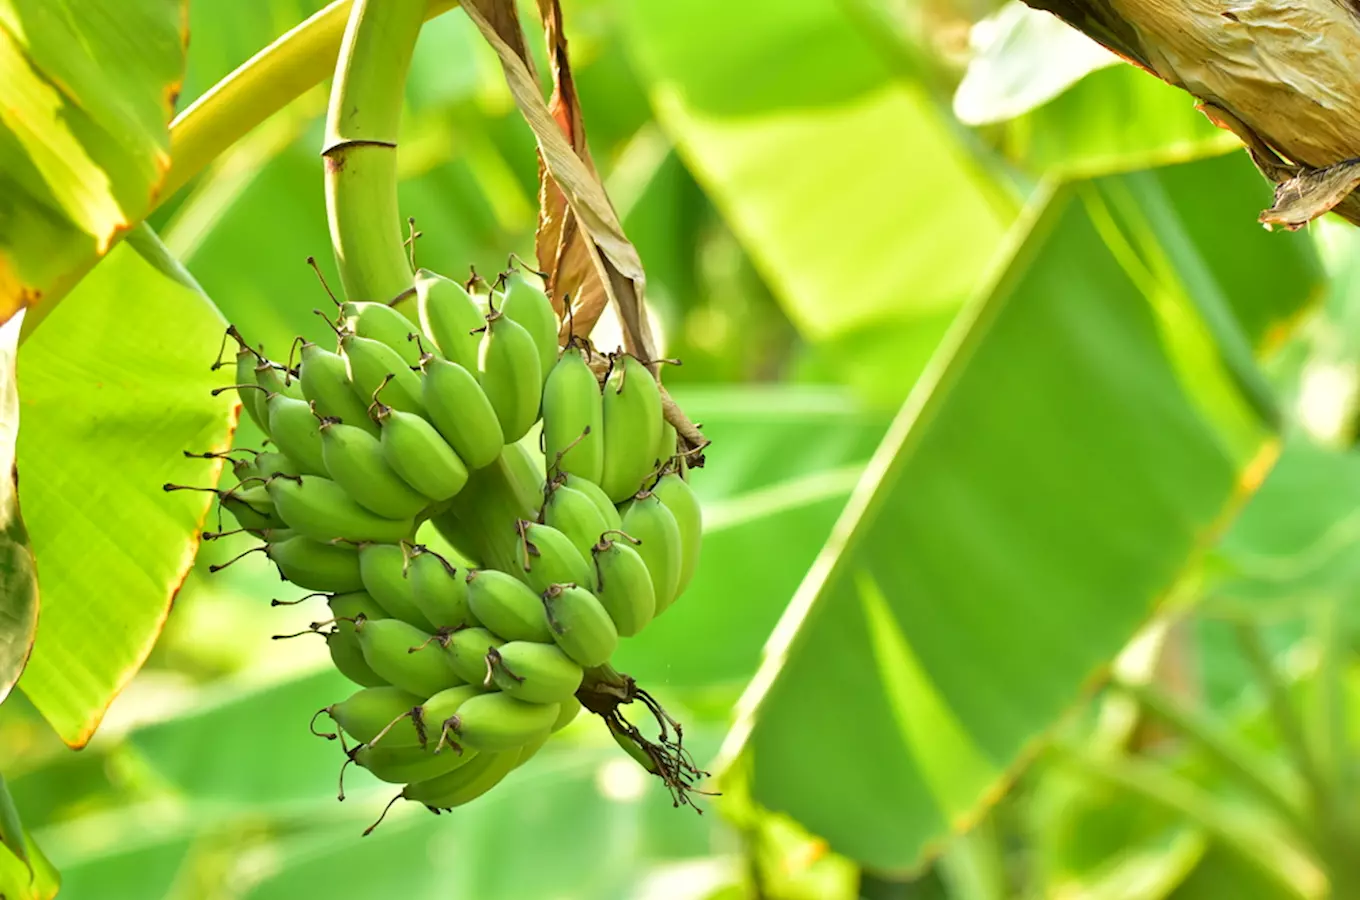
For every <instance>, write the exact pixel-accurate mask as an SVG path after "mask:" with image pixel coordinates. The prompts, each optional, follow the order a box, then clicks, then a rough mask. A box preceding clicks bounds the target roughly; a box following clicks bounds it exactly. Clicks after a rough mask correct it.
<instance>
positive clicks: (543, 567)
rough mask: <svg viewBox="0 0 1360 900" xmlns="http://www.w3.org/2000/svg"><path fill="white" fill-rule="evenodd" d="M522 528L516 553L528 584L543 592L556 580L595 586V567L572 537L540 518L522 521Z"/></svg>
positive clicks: (520, 525) (588, 586)
mask: <svg viewBox="0 0 1360 900" xmlns="http://www.w3.org/2000/svg"><path fill="white" fill-rule="evenodd" d="M519 528H520V533H521V534H522V535H523V540H521V541H520V546H519V548H518V551H517V554H516V555H517V562H518V564H519V566H520V567H521V568H520V571H522V572H523V573H524V574H523V575H522V576H521V577H522V578H523V580H524V582H525V583H526V584H528V585H529V587H531V588H533V589H534V590H535V591H537V592H538V593H540V594H542V592H543V591H546V590H547V589H548V588H549V587H550V586H551V585H554V584H579V585H581V586H582V587H584V588H588V589H590V590H594V588H595V570H594V568H593V567H592V566H591V565H590V563H588V562H586V557H585V556H582V555H581V551H579V550H577V549H576V545H575V544H574V543H572V541H571V539H570V538H568V537H567V536H566V535H565V534H563V533H562V532H560V531H558V530H557V529H556V528H553V527H551V526H549V525H540V524H539V523H537V522H525V521H521V522H520V524H519ZM515 574H516V575H517V576H518V575H519V574H520V572H519V571H517V572H516V573H515ZM473 612H476V610H475V609H474V610H473Z"/></svg>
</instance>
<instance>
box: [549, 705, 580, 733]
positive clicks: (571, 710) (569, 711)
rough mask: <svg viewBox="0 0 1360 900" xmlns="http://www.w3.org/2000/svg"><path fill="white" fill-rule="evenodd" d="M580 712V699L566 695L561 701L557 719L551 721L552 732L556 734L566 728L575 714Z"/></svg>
mask: <svg viewBox="0 0 1360 900" xmlns="http://www.w3.org/2000/svg"><path fill="white" fill-rule="evenodd" d="M580 712H581V701H580V700H577V699H576V698H575V697H574V696H573V697H568V698H566V699H565V700H563V701H562V703H561V711H560V712H558V714H557V721H556V722H554V723H553V726H552V732H551V733H552V734H556V733H557V732H559V731H561V730H562V729H563V728H566V727H567V726H568V725H570V724H571V723H572V722H574V721H575V720H576V716H577V715H578V714H580Z"/></svg>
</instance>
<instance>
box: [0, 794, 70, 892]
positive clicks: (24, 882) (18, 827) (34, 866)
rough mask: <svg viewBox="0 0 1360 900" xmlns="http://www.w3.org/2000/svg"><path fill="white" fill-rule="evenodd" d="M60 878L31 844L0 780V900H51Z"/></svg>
mask: <svg viewBox="0 0 1360 900" xmlns="http://www.w3.org/2000/svg"><path fill="white" fill-rule="evenodd" d="M60 883H61V878H60V877H59V876H58V875H57V871H56V870H55V869H54V868H52V864H51V863H49V862H48V861H47V857H45V856H44V855H43V852H42V850H41V849H40V848H39V847H38V845H37V844H35V843H33V838H31V837H30V836H29V834H28V832H27V831H26V830H25V829H24V826H23V823H22V822H20V821H19V811H18V810H17V809H15V807H14V801H13V800H12V799H10V795H9V790H8V789H7V788H6V787H5V779H4V778H0V897H4V898H5V900H11V898H12V900H51V898H52V897H55V896H56V894H57V887H58V886H59V885H60Z"/></svg>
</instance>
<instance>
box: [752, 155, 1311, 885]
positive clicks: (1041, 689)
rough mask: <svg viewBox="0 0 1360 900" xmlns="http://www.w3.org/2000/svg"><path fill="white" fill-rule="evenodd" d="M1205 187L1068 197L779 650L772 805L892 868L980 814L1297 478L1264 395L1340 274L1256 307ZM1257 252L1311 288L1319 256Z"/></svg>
mask: <svg viewBox="0 0 1360 900" xmlns="http://www.w3.org/2000/svg"><path fill="white" fill-rule="evenodd" d="M1223 164H1225V163H1222V162H1221V161H1211V162H1209V163H1198V164H1195V165H1196V166H1201V167H1204V166H1209V167H1211V168H1212V167H1213V166H1215V165H1223ZM1226 164H1227V165H1231V164H1232V163H1226ZM1187 168H1189V167H1187ZM1179 174H1183V173H1174V174H1172V173H1157V174H1153V175H1148V176H1138V177H1123V176H1121V177H1115V178H1109V179H1102V180H1099V181H1096V182H1084V183H1077V184H1074V185H1067V186H1063V187H1060V188H1059V189H1057V190H1056V192H1055V194H1054V196H1053V197H1052V199H1051V200H1050V201H1049V202H1048V203H1047V205H1046V206H1045V207H1044V208H1043V210H1042V212H1041V213H1040V214H1039V215H1038V216H1037V218H1036V220H1035V222H1034V223H1033V225H1032V227H1031V228H1030V229H1029V231H1028V233H1027V234H1026V235H1025V239H1024V243H1023V245H1022V246H1021V247H1020V249H1019V251H1018V252H1017V253H1016V255H1015V256H1014V257H1013V258H1012V259H1011V261H1010V263H1009V266H1008V268H1007V269H1006V270H1005V272H1004V273H1003V275H1002V277H1001V279H1000V280H999V282H998V283H997V285H996V287H995V288H994V289H993V290H992V291H991V292H990V293H989V294H988V295H987V296H986V297H985V298H984V299H983V300H982V302H980V303H979V304H978V305H977V306H976V307H975V308H974V309H973V311H972V315H971V316H969V317H968V318H967V320H964V321H960V322H959V323H958V328H957V330H956V331H955V332H954V334H953V338H952V340H951V342H950V344H949V346H948V352H945V353H942V355H941V356H940V358H939V359H938V360H937V361H936V364H935V365H934V367H933V369H932V373H931V377H928V378H927V379H926V380H925V381H924V382H923V383H921V384H919V385H918V386H917V389H916V391H915V392H914V393H913V395H912V397H911V398H910V399H909V401H908V403H907V404H906V406H905V407H904V408H903V410H902V412H901V414H900V415H899V418H898V420H897V422H896V423H895V425H894V427H893V429H892V430H891V431H890V433H889V435H888V437H887V438H886V439H885V441H884V443H883V445H882V446H881V447H880V449H879V453H878V455H877V456H876V457H875V459H874V461H873V462H872V463H871V465H870V467H869V470H868V472H867V473H866V474H865V477H864V479H863V480H862V482H861V483H860V485H859V487H858V488H857V490H856V493H855V495H854V497H853V498H852V501H851V503H850V506H849V507H848V509H847V511H846V513H845V515H844V516H843V517H842V519H841V521H840V522H839V523H838V525H837V527H836V529H835V532H834V533H833V535H832V538H831V540H830V542H829V543H828V545H827V547H826V548H825V550H824V551H823V554H822V556H821V557H820V558H819V560H818V562H817V564H816V565H815V566H814V567H813V569H812V571H811V573H810V574H809V576H808V578H807V579H806V580H805V581H804V582H803V584H802V586H801V588H800V589H799V594H798V596H797V597H796V598H795V600H794V602H793V604H792V605H791V607H790V609H789V611H788V613H787V614H786V617H785V620H784V621H783V622H781V626H780V628H779V629H778V631H777V632H776V635H775V637H774V638H773V639H772V641H771V644H770V647H769V650H768V658H767V659H766V662H765V667H764V669H763V670H762V672H761V674H760V675H759V676H758V677H757V680H756V686H755V687H754V688H753V690H752V693H751V695H750V697H749V698H748V703H747V704H746V718H745V720H744V721H743V723H742V724H741V725H740V726H739V727H738V729H737V730H736V732H734V735H733V743H732V746H733V747H734V748H735V747H738V746H740V747H742V748H743V749H744V752H745V753H747V754H749V758H750V762H751V764H752V766H753V773H754V774H753V783H752V784H753V792H754V796H755V798H756V800H757V801H758V802H760V803H762V804H763V805H765V806H767V807H769V808H772V809H775V810H780V811H787V812H789V813H791V814H792V815H794V816H795V817H796V818H798V819H799V820H800V821H802V822H803V823H804V824H805V825H807V826H808V827H809V828H810V829H811V830H813V831H814V832H817V833H819V834H821V835H823V836H824V837H826V838H827V839H828V840H829V841H830V842H831V844H832V846H833V847H834V848H836V849H838V850H839V851H841V852H844V853H847V854H849V855H852V856H854V857H856V858H858V859H860V860H862V861H863V862H865V863H866V864H869V865H872V866H874V867H877V868H883V869H905V868H910V867H912V866H914V865H915V864H916V863H917V862H918V861H919V860H920V858H921V856H922V854H923V853H924V852H925V851H926V849H927V848H928V847H929V846H931V845H932V844H933V843H934V842H935V841H937V840H938V839H939V838H940V837H941V836H943V835H945V834H947V833H948V832H949V831H950V830H952V829H959V828H962V827H964V826H966V825H967V824H968V823H969V822H971V821H973V820H974V818H975V816H976V815H977V811H978V809H979V808H980V807H981V806H983V805H984V804H985V802H986V800H987V799H988V798H991V797H995V796H996V795H997V793H998V792H999V791H1001V790H1003V789H1004V787H1005V784H1006V782H1007V780H1008V778H1009V773H1010V771H1011V769H1012V768H1013V767H1014V765H1015V764H1016V762H1017V760H1019V759H1020V758H1021V757H1022V756H1023V754H1024V753H1025V750H1026V748H1027V747H1029V746H1031V745H1032V743H1033V742H1034V741H1035V740H1036V739H1037V738H1038V737H1039V736H1040V735H1041V734H1042V733H1043V732H1044V731H1045V729H1046V728H1047V727H1049V726H1050V724H1051V723H1052V722H1054V721H1055V720H1056V719H1057V718H1058V717H1059V716H1060V715H1061V714H1062V713H1063V711H1064V710H1066V709H1067V708H1068V707H1070V706H1071V704H1072V703H1073V702H1074V701H1075V700H1076V699H1077V697H1078V696H1079V694H1080V691H1081V688H1082V686H1083V685H1084V684H1086V683H1088V682H1089V681H1090V679H1091V678H1092V677H1093V676H1094V674H1095V673H1096V672H1098V671H1099V669H1100V668H1101V666H1103V665H1104V664H1106V663H1107V662H1108V661H1109V659H1110V658H1111V657H1112V656H1113V654H1114V653H1116V652H1117V651H1118V650H1119V649H1120V648H1121V647H1122V646H1123V645H1124V644H1125V643H1126V642H1127V641H1128V640H1129V638H1130V637H1131V636H1132V635H1133V634H1134V632H1135V631H1136V629H1137V628H1138V627H1139V626H1140V625H1141V624H1142V623H1143V622H1144V621H1145V620H1146V618H1147V616H1148V615H1149V613H1150V612H1151V611H1152V609H1153V608H1154V607H1155V605H1156V603H1157V601H1158V600H1159V599H1160V598H1162V597H1164V596H1165V595H1166V594H1167V593H1168V592H1169V591H1170V590H1172V588H1173V587H1174V586H1175V585H1176V584H1177V583H1178V581H1179V579H1180V578H1181V577H1182V574H1183V572H1184V571H1185V570H1186V567H1187V565H1188V564H1189V563H1190V562H1191V561H1193V560H1194V559H1195V558H1196V557H1197V556H1198V555H1199V554H1200V553H1201V552H1202V550H1203V549H1204V546H1205V544H1206V543H1207V541H1208V540H1209V539H1210V538H1211V537H1212V536H1213V535H1214V534H1215V533H1216V530H1217V529H1218V528H1219V527H1221V525H1222V523H1223V522H1224V521H1225V520H1226V519H1227V518H1228V516H1229V515H1230V513H1231V512H1232V511H1233V510H1234V509H1235V507H1236V505H1237V502H1238V499H1239V497H1240V496H1241V495H1242V494H1243V493H1244V492H1247V491H1249V490H1251V489H1253V488H1254V487H1255V486H1256V484H1257V483H1258V482H1259V480H1260V477H1261V474H1262V469H1263V467H1264V466H1265V465H1268V463H1269V462H1270V460H1271V459H1273V455H1274V453H1275V452H1276V442H1275V440H1274V439H1273V437H1272V435H1271V432H1270V429H1269V427H1268V425H1267V424H1266V422H1264V421H1262V419H1261V416H1262V415H1264V414H1268V411H1269V410H1268V406H1269V398H1268V397H1267V398H1262V397H1260V396H1258V395H1256V394H1254V393H1253V394H1252V395H1251V396H1248V395H1246V394H1244V393H1243V392H1242V391H1241V390H1239V385H1242V384H1248V383H1250V382H1251V379H1252V375H1253V373H1254V369H1253V368H1252V367H1251V350H1252V349H1253V348H1255V347H1257V346H1259V345H1260V343H1261V341H1260V339H1259V335H1261V334H1264V333H1266V332H1268V331H1270V329H1271V327H1276V328H1278V327H1282V323H1284V322H1286V321H1288V320H1289V319H1290V318H1291V317H1292V315H1293V314H1294V313H1296V312H1297V310H1298V309H1299V308H1300V307H1301V306H1302V305H1303V304H1304V303H1305V302H1307V300H1308V298H1309V297H1310V296H1311V294H1312V288H1313V281H1312V280H1311V279H1309V278H1307V277H1304V278H1302V279H1297V280H1292V281H1281V280H1278V279H1273V278H1270V276H1269V275H1266V274H1263V275H1262V276H1261V277H1262V281H1260V282H1258V284H1257V285H1255V286H1254V287H1253V290H1260V291H1277V292H1278V293H1277V294H1276V296H1275V299H1274V300H1273V301H1272V302H1273V304H1274V308H1273V309H1272V310H1271V314H1270V315H1269V316H1266V315H1261V316H1257V317H1255V318H1253V317H1252V316H1250V315H1242V316H1238V315H1236V313H1237V312H1238V310H1242V311H1244V312H1250V311H1251V310H1252V307H1251V306H1250V305H1249V304H1246V303H1244V302H1243V301H1242V299H1241V298H1240V297H1238V296H1236V295H1235V294H1229V293H1227V292H1226V291H1227V287H1228V286H1229V283H1228V282H1227V281H1226V280H1224V279H1218V278H1215V277H1214V273H1215V272H1217V271H1219V270H1221V269H1222V268H1224V267H1226V266H1228V265H1229V264H1230V263H1229V262H1228V261H1237V260H1239V259H1240V254H1239V251H1238V244H1237V242H1238V241H1239V240H1247V241H1249V240H1252V239H1253V238H1252V237H1250V236H1249V235H1248V234H1247V233H1248V232H1254V231H1256V230H1257V229H1256V227H1255V225H1254V223H1252V222H1251V221H1250V220H1248V219H1246V218H1245V217H1244V218H1242V219H1240V220H1234V219H1232V218H1227V219H1223V220H1220V221H1219V223H1218V228H1217V230H1216V231H1215V232H1214V233H1213V235H1212V236H1211V239H1205V240H1195V238H1196V237H1198V235H1197V234H1196V232H1195V229H1194V227H1193V221H1194V220H1193V217H1191V216H1189V215H1187V214H1185V213H1184V212H1182V211H1183V209H1184V206H1183V205H1182V204H1184V205H1185V206H1189V205H1193V204H1194V203H1195V202H1197V200H1198V198H1197V197H1196V196H1195V194H1194V193H1193V192H1189V193H1184V194H1180V195H1174V194H1171V193H1170V192H1169V191H1168V190H1167V189H1166V185H1167V184H1168V183H1169V182H1174V180H1175V176H1176V175H1179ZM1236 202H1237V203H1238V205H1242V204H1244V203H1250V202H1251V199H1250V197H1245V198H1243V197H1240V196H1239V197H1237V199H1236ZM1187 236H1189V240H1188V241H1187V243H1185V244H1183V245H1181V246H1178V247H1175V248H1172V249H1167V248H1166V247H1165V246H1164V245H1163V243H1162V240H1165V239H1166V238H1167V237H1172V238H1175V239H1178V240H1185V239H1186V238H1187ZM1253 246H1254V245H1253ZM1256 252H1258V253H1261V254H1266V253H1274V254H1276V255H1277V261H1278V262H1279V263H1280V264H1281V265H1284V266H1285V267H1287V268H1290V269H1299V270H1301V271H1305V272H1306V271H1308V269H1307V262H1308V260H1309V257H1308V251H1307V245H1306V244H1304V242H1300V241H1290V240H1286V241H1283V242H1277V243H1274V244H1271V245H1268V246H1267V247H1265V248H1260V249H1258V250H1257V251H1256ZM1251 265H1253V266H1256V267H1257V269H1258V271H1264V270H1265V268H1266V263H1264V262H1263V261H1261V260H1259V259H1258V260H1253V261H1252V262H1251ZM1211 289H1212V290H1211ZM1192 291H1193V294H1192ZM1258 320H1259V321H1258ZM1233 348H1236V349H1233ZM1242 348H1246V350H1245V351H1242ZM1241 352H1245V353H1246V359H1245V360H1243V359H1242V358H1240V357H1241ZM1244 367H1245V368H1244ZM1263 409H1264V410H1265V411H1264V412H1263ZM831 761H836V762H834V763H833V762H831Z"/></svg>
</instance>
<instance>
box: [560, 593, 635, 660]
mask: <svg viewBox="0 0 1360 900" xmlns="http://www.w3.org/2000/svg"><path fill="white" fill-rule="evenodd" d="M543 605H544V606H546V607H547V609H548V627H550V628H551V629H552V633H553V640H554V641H556V642H557V646H559V647H561V648H562V652H563V653H565V654H566V655H567V656H569V657H571V658H572V660H573V661H574V662H576V663H577V664H579V665H581V666H584V667H585V668H593V667H595V666H602V665H604V664H605V663H607V662H609V657H611V656H613V655H614V651H615V650H617V649H618V647H619V630H618V629H617V628H616V627H614V620H613V619H611V618H609V613H607V612H605V609H604V607H603V606H601V605H600V601H599V600H597V599H596V598H595V595H594V594H592V593H591V592H590V591H588V590H586V589H585V588H583V587H578V586H577V585H574V584H554V585H553V586H552V587H550V588H548V589H547V590H546V591H544V593H543Z"/></svg>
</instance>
